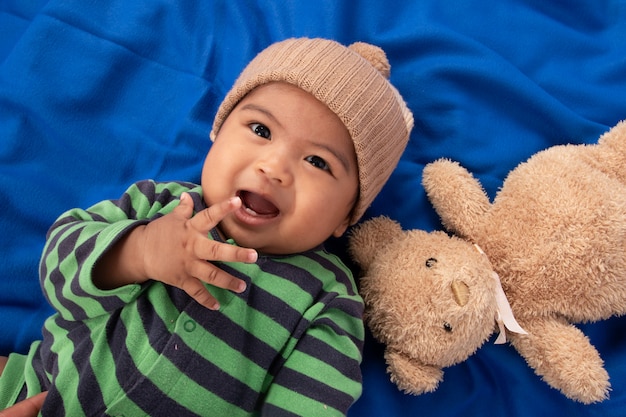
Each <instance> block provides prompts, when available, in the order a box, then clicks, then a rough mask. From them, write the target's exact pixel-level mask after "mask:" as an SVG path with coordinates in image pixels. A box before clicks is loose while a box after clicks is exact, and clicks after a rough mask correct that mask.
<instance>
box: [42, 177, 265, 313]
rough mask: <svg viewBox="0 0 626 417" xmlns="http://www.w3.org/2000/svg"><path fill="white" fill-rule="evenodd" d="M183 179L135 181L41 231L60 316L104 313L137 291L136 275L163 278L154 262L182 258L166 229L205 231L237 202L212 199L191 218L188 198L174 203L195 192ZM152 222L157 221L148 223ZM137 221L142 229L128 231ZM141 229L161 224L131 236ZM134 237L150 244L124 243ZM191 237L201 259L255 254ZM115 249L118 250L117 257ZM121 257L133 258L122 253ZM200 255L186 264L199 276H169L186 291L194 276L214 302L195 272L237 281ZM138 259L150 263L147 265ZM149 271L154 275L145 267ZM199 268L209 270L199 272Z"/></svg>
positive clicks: (45, 273)
mask: <svg viewBox="0 0 626 417" xmlns="http://www.w3.org/2000/svg"><path fill="white" fill-rule="evenodd" d="M189 187H190V185H188V184H176V183H169V184H161V183H154V182H152V181H144V182H140V183H137V184H134V185H133V186H132V187H130V188H129V189H128V190H127V192H126V193H125V194H124V196H123V197H122V198H120V199H119V200H114V201H113V200H112V201H103V202H101V203H98V204H96V205H95V206H93V207H91V208H89V209H88V210H80V209H73V210H70V211H68V212H66V213H64V214H63V215H62V216H61V217H60V218H59V219H58V220H57V221H56V222H55V224H54V225H53V226H52V227H51V229H50V231H49V232H48V236H47V241H46V246H45V248H44V253H43V256H42V260H41V264H40V275H41V280H42V285H43V288H44V291H45V294H46V296H47V297H48V299H49V301H50V303H51V304H52V306H53V307H54V308H55V309H56V310H57V311H58V312H59V313H60V314H61V316H62V317H63V318H65V319H67V320H84V319H86V318H88V317H94V316H97V315H100V314H105V313H107V312H110V311H113V310H115V309H117V308H120V307H122V306H123V305H124V304H126V303H128V302H130V301H132V300H133V299H135V298H136V297H137V296H138V295H139V294H140V293H141V289H142V285H141V283H143V282H146V281H147V280H148V279H149V278H150V279H162V280H164V281H166V280H167V279H168V278H163V277H162V271H161V272H158V273H155V272H154V270H156V269H157V268H153V266H158V267H159V268H169V269H168V271H170V272H171V271H172V270H175V269H177V268H178V267H180V265H181V262H182V261H181V260H180V258H176V257H175V256H174V255H175V254H174V253H172V250H171V248H172V246H173V245H175V244H181V240H180V233H179V234H178V235H177V236H174V235H173V232H172V230H173V229H174V228H176V227H183V229H184V231H187V232H189V233H197V230H196V231H195V232H194V230H193V229H198V228H203V227H206V228H207V231H208V228H210V225H211V224H214V223H215V222H217V221H218V219H221V217H220V216H222V217H223V216H224V215H225V213H227V212H228V211H229V210H230V209H232V208H233V207H236V205H237V204H238V201H231V202H225V203H222V204H218V205H217V206H215V207H212V208H209V209H207V210H203V211H200V212H199V213H198V214H197V215H196V216H195V217H194V218H193V219H191V220H190V219H189V218H190V217H191V213H192V210H193V207H192V206H193V204H192V202H191V200H192V199H191V198H188V199H186V200H185V202H184V203H183V207H177V206H179V198H178V197H179V196H180V195H181V193H182V192H183V191H189V192H191V193H192V194H193V195H194V196H195V198H196V199H200V198H201V197H200V195H199V194H198V193H199V192H200V190H199V187H198V188H197V189H190V188H189ZM187 195H188V196H189V194H187ZM205 211H206V212H205ZM211 216H212V217H211ZM185 217H186V219H184V218H185ZM196 217H197V218H196ZM157 222H158V223H157ZM152 223H154V224H155V225H156V226H157V227H155V228H150V229H148V227H147V226H148V225H150V224H152ZM165 226H168V227H169V228H168V227H165ZM136 229H138V230H142V231H141V232H135V230H136ZM147 230H151V231H158V230H160V231H161V233H160V234H158V235H157V238H158V239H157V240H153V239H152V238H150V239H144V238H143V237H142V238H141V239H138V238H139V237H141V235H142V233H145V232H146V231H147ZM179 232H180V231H179ZM135 233H137V234H136V235H135ZM131 235H132V237H131ZM136 238H137V240H138V241H139V242H141V241H144V242H146V243H148V242H149V243H150V244H151V245H152V246H151V247H150V249H151V250H152V252H151V253H147V254H145V256H144V254H143V253H141V252H140V251H143V249H142V248H139V249H134V248H131V246H130V245H131V244H133V241H132V239H136ZM194 245H195V246H192V248H193V249H194V251H195V252H192V253H194V254H196V255H201V256H206V258H204V259H206V260H231V261H232V260H237V261H244V262H245V261H250V260H253V258H254V259H256V252H255V251H253V250H251V249H244V248H237V247H234V246H232V245H226V244H221V243H219V242H214V241H212V240H210V239H209V238H208V237H207V236H206V234H205V235H204V237H203V239H199V238H198V239H196V241H195V243H194ZM207 248H208V249H207ZM122 249H123V250H122ZM126 249H128V252H127V251H126ZM120 254H122V255H121V256H122V258H120V259H119V263H118V259H117V256H120ZM178 255H180V253H179V254H178ZM127 257H133V258H134V259H132V261H128V259H127ZM219 257H222V258H221V259H220V258H219ZM155 259H156V260H155ZM206 260H204V261H202V262H195V263H192V264H193V265H196V266H195V267H196V268H198V269H196V270H192V274H197V275H200V276H198V277H195V278H188V279H182V278H181V276H180V275H176V278H175V279H174V282H171V283H172V285H176V286H180V287H181V288H183V289H184V290H187V291H188V292H189V291H193V289H194V284H193V283H191V284H189V282H187V281H195V282H196V283H197V284H196V285H195V290H196V293H193V294H192V295H193V296H195V298H196V299H199V301H201V302H203V304H205V305H207V304H208V305H209V306H213V302H212V299H211V298H212V297H211V296H210V294H208V291H207V290H206V288H204V287H203V286H201V284H200V281H199V280H200V279H201V280H203V281H205V282H211V280H212V283H213V284H214V285H217V286H227V287H228V288H240V287H239V285H240V283H239V282H238V280H235V278H234V277H231V276H230V275H228V274H226V273H225V272H223V271H218V272H216V270H217V267H215V266H213V265H211V264H210V263H209V262H207V261H206ZM137 262H139V266H137V265H138V264H137ZM141 262H152V264H151V265H150V266H149V267H148V268H147V269H146V268H144V267H143V266H142V264H141ZM199 263H203V264H205V265H203V267H204V268H201V267H199V265H198V264H199ZM189 265H191V264H188V267H190V266H189ZM207 271H209V272H208V273H207ZM175 272H176V273H178V274H181V273H180V272H178V271H175ZM153 273H154V274H155V275H154V276H149V275H148V274H153ZM204 273H207V274H208V275H201V274H204ZM109 274H110V275H109ZM159 274H161V275H159ZM146 275H148V276H146ZM229 278H230V279H229ZM109 279H110V281H109ZM233 282H234V283H233ZM127 284H128V285H127ZM200 287H201V289H202V291H200Z"/></svg>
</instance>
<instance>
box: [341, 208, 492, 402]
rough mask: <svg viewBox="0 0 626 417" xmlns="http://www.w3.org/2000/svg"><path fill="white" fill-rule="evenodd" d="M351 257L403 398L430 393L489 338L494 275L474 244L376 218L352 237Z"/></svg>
mask: <svg viewBox="0 0 626 417" xmlns="http://www.w3.org/2000/svg"><path fill="white" fill-rule="evenodd" d="M350 252H351V255H352V257H353V258H354V260H355V261H356V262H357V263H358V265H359V266H360V267H361V268H362V278H361V279H360V287H361V288H360V291H361V294H362V296H363V298H364V300H365V304H366V313H365V315H366V316H365V318H366V321H367V323H368V325H369V327H370V329H371V330H372V334H373V335H374V337H376V338H377V339H378V340H379V341H380V342H382V343H384V344H385V345H386V346H387V350H386V355H385V356H386V359H387V363H388V365H389V369H388V370H389V372H390V373H391V378H392V380H393V381H394V382H395V383H396V384H397V385H398V386H399V387H400V388H401V389H403V390H404V391H406V392H409V393H413V394H419V393H422V392H429V391H433V390H434V389H435V388H436V387H437V385H438V383H439V382H440V381H441V379H442V375H443V373H442V371H441V368H443V367H448V366H451V365H454V364H456V363H459V362H461V361H463V360H465V359H467V358H468V357H469V356H470V355H472V354H473V353H474V352H475V351H476V350H477V349H478V348H479V347H480V346H481V345H482V344H483V343H484V342H485V341H486V340H487V338H488V337H489V336H490V335H491V334H492V333H493V332H494V325H495V318H496V315H497V307H496V300H495V291H494V289H493V288H494V281H493V270H492V268H491V264H490V263H489V261H488V259H487V258H486V257H485V256H484V254H482V253H481V252H480V251H479V250H478V249H477V248H476V247H474V245H472V244H471V243H469V242H467V241H464V240H461V239H459V238H457V237H454V236H449V235H447V234H446V233H444V232H441V231H436V232H431V233H427V232H425V231H421V230H408V231H403V230H402V228H401V226H400V225H399V224H398V223H397V222H394V221H393V220H391V219H389V218H385V217H378V218H375V219H372V220H369V221H367V222H365V223H363V224H361V225H360V226H359V227H358V228H357V229H356V230H354V231H353V232H352V236H351V238H350Z"/></svg>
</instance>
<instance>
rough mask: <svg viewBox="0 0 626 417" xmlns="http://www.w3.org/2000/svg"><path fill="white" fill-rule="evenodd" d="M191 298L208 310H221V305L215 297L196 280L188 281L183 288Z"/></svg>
mask: <svg viewBox="0 0 626 417" xmlns="http://www.w3.org/2000/svg"><path fill="white" fill-rule="evenodd" d="M181 289H182V290H183V291H185V292H186V293H187V294H189V296H190V297H191V298H193V299H194V300H196V301H197V302H198V303H199V304H200V305H203V306H204V307H206V308H208V309H209V310H219V308H220V303H219V302H218V301H217V299H216V298H215V297H213V295H212V294H211V293H210V292H209V290H207V289H206V287H205V286H204V285H202V282H200V281H198V280H196V279H193V278H191V279H188V280H187V281H185V284H184V285H183V286H182V288H181Z"/></svg>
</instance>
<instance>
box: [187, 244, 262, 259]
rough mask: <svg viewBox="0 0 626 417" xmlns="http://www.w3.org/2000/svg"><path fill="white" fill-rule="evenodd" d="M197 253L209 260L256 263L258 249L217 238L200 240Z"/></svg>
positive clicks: (201, 257)
mask: <svg viewBox="0 0 626 417" xmlns="http://www.w3.org/2000/svg"><path fill="white" fill-rule="evenodd" d="M194 249H195V253H194V254H195V255H196V256H197V257H198V258H200V259H204V260H207V261H220V262H244V263H255V262H256V261H257V258H258V254H257V251H255V250H254V249H249V248H242V247H240V246H235V245H231V244H228V243H222V242H217V241H215V240H210V239H206V240H200V241H198V242H197V243H196V247H195V248H194Z"/></svg>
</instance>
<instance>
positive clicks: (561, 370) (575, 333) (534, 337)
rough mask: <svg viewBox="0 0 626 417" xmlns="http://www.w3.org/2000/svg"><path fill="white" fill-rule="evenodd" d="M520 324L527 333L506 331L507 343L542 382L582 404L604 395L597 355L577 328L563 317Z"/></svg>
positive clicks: (606, 389)
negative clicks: (519, 333) (508, 337)
mask: <svg viewBox="0 0 626 417" xmlns="http://www.w3.org/2000/svg"><path fill="white" fill-rule="evenodd" d="M523 326H524V329H526V331H527V332H528V334H527V335H517V334H510V338H511V342H512V344H513V345H514V346H515V348H516V349H517V351H518V352H519V353H520V354H521V355H522V356H523V357H524V359H526V362H527V363H528V365H529V366H530V367H531V368H533V369H534V370H535V373H537V375H539V376H541V377H543V379H544V381H545V382H547V383H548V384H549V385H551V386H552V387H554V388H557V389H559V390H560V391H561V392H562V393H563V394H564V395H565V396H567V397H568V398H571V399H574V400H577V401H580V402H582V403H585V404H590V403H593V402H598V401H602V400H604V399H606V398H607V397H608V392H609V389H610V384H609V375H608V373H607V372H606V370H605V369H604V365H603V361H602V359H601V358H600V354H599V353H598V351H597V350H596V349H595V348H594V347H593V346H592V345H591V343H590V342H589V339H588V338H587V337H586V336H585V335H584V334H583V333H582V332H581V331H580V330H579V329H578V328H577V327H575V326H573V325H572V324H570V323H568V322H567V321H566V320H565V319H563V318H552V319H550V318H548V319H546V318H535V319H532V320H525V321H524V323H523Z"/></svg>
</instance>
